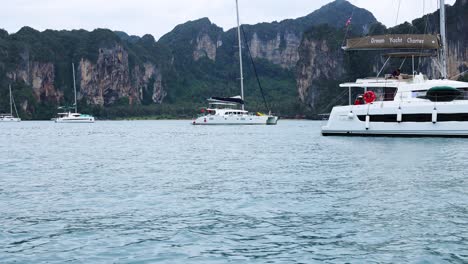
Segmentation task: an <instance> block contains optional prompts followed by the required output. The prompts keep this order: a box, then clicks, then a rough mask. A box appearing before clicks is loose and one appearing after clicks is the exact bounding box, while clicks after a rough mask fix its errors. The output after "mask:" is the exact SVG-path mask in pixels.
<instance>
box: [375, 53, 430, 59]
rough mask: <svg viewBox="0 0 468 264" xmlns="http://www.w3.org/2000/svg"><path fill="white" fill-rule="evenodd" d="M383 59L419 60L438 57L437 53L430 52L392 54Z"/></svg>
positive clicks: (384, 55) (386, 54)
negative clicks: (420, 58) (412, 58)
mask: <svg viewBox="0 0 468 264" xmlns="http://www.w3.org/2000/svg"><path fill="white" fill-rule="evenodd" d="M382 56H383V57H388V58H411V57H414V58H419V57H435V56H437V54H436V53H430V52H392V53H385V54H383V55H382Z"/></svg>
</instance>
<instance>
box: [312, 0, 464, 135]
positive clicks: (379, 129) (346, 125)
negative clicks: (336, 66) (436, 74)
mask: <svg viewBox="0 0 468 264" xmlns="http://www.w3.org/2000/svg"><path fill="white" fill-rule="evenodd" d="M440 1H441V4H440V20H441V23H440V24H441V36H440V41H439V38H438V37H437V36H432V35H385V36H373V37H364V38H356V39H350V40H348V41H347V45H346V46H345V47H344V49H345V50H360V49H361V50H362V49H364V50H366V49H368V50H375V49H392V50H394V49H400V48H401V49H406V50H409V51H408V52H394V53H388V54H385V56H386V57H388V58H387V61H386V62H385V64H384V65H383V67H382V69H381V70H380V72H379V73H378V75H377V77H369V78H362V79H358V80H356V81H355V82H350V83H343V84H340V87H342V88H348V90H349V91H348V92H349V98H348V100H349V104H348V105H345V106H335V107H333V109H332V111H331V113H330V116H329V119H328V122H327V124H326V125H325V126H323V127H322V129H321V132H322V135H324V136H443V137H468V83H466V82H461V81H454V80H450V79H449V78H448V76H447V62H446V48H447V45H446V40H445V5H444V1H443V0H440ZM390 39H401V40H404V41H400V42H399V45H397V44H395V43H394V42H392V41H389V40H390ZM376 40H379V41H376ZM412 49H413V50H412ZM422 49H424V50H425V51H430V52H429V53H425V52H423V51H422ZM437 52H440V54H439V55H438V57H439V58H440V62H436V64H440V65H441V66H440V68H441V78H440V79H432V80H431V79H429V78H428V77H427V76H426V75H424V74H423V73H421V72H419V73H417V72H416V71H415V70H414V59H415V58H417V57H433V58H435V57H437ZM392 58H400V59H401V58H404V59H408V58H409V59H411V60H412V62H413V63H412V69H413V71H412V73H411V74H403V73H401V71H400V70H399V69H398V70H396V71H395V72H394V73H393V74H387V75H384V76H382V77H380V73H381V72H382V70H383V69H384V67H385V65H386V64H387V62H388V61H389V60H390V59H392ZM356 89H357V90H359V91H362V92H361V93H359V92H356V91H355V90H356ZM357 93H359V94H358V96H357V98H356V100H355V101H354V104H353V103H352V96H353V95H355V94H357Z"/></svg>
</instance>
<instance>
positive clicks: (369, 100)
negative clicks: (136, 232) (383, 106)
mask: <svg viewBox="0 0 468 264" xmlns="http://www.w3.org/2000/svg"><path fill="white" fill-rule="evenodd" d="M363 97H364V101H366V104H370V103H372V102H374V101H375V99H376V98H377V96H376V95H375V93H374V92H373V91H367V92H365V93H364V96H363Z"/></svg>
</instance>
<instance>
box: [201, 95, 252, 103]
mask: <svg viewBox="0 0 468 264" xmlns="http://www.w3.org/2000/svg"><path fill="white" fill-rule="evenodd" d="M208 101H209V102H210V103H236V104H241V105H243V104H244V100H242V98H241V97H240V96H233V97H211V98H210V99H208Z"/></svg>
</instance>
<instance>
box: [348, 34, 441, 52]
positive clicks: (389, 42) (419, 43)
mask: <svg viewBox="0 0 468 264" xmlns="http://www.w3.org/2000/svg"><path fill="white" fill-rule="evenodd" d="M440 47H441V46H440V41H439V38H438V37H437V36H435V35H427V34H392V35H376V36H367V37H362V38H352V39H348V40H346V46H344V47H343V49H344V50H379V49H418V50H437V49H439V48H440Z"/></svg>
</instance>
